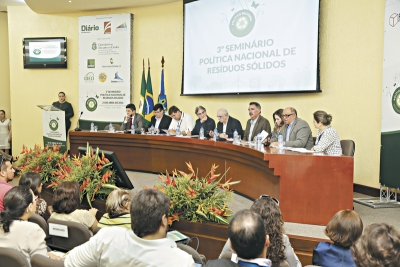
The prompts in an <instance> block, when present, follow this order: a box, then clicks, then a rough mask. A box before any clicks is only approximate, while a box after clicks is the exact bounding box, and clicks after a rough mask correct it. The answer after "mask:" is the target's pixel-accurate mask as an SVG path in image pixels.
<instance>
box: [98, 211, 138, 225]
mask: <svg viewBox="0 0 400 267" xmlns="http://www.w3.org/2000/svg"><path fill="white" fill-rule="evenodd" d="M97 226H98V227H100V228H103V227H110V226H119V227H123V228H126V229H131V214H130V213H129V212H123V213H121V214H118V215H114V216H110V215H108V213H106V214H104V215H103V217H101V219H100V221H99V223H98V224H97Z"/></svg>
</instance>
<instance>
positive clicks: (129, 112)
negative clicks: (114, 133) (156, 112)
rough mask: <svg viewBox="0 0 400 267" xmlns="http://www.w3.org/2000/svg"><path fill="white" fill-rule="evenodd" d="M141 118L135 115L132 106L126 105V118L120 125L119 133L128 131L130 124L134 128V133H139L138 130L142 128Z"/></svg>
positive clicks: (134, 108)
mask: <svg viewBox="0 0 400 267" xmlns="http://www.w3.org/2000/svg"><path fill="white" fill-rule="evenodd" d="M143 121H144V120H143V117H142V115H140V114H138V113H136V107H135V105H134V104H128V105H126V116H125V118H124V122H123V123H122V124H121V128H120V130H121V131H125V130H130V129H131V128H132V124H133V125H134V126H135V132H138V133H140V129H142V128H143Z"/></svg>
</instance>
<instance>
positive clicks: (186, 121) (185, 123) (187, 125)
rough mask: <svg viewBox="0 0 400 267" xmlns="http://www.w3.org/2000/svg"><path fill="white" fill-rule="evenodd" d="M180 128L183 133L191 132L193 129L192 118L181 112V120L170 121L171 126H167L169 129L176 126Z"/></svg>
mask: <svg viewBox="0 0 400 267" xmlns="http://www.w3.org/2000/svg"><path fill="white" fill-rule="evenodd" d="M178 125H179V127H180V130H181V132H183V131H187V130H188V129H189V131H191V130H193V128H194V120H193V118H192V116H190V115H189V114H187V113H184V112H182V116H181V119H180V120H179V121H177V120H175V119H172V121H171V124H170V125H169V129H173V130H175V129H176V126H178Z"/></svg>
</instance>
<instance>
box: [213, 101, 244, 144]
mask: <svg viewBox="0 0 400 267" xmlns="http://www.w3.org/2000/svg"><path fill="white" fill-rule="evenodd" d="M217 118H218V120H219V122H218V123H217V130H218V133H219V136H220V137H222V138H232V137H233V133H234V132H235V130H236V131H237V132H238V135H240V136H242V137H243V129H242V124H241V123H240V121H238V120H237V119H235V118H233V117H231V116H229V114H228V111H227V110H226V109H224V108H220V109H219V110H218V111H217ZM209 135H210V136H211V137H213V136H214V132H213V131H210V132H209Z"/></svg>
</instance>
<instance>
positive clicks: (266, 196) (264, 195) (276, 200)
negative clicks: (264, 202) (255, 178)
mask: <svg viewBox="0 0 400 267" xmlns="http://www.w3.org/2000/svg"><path fill="white" fill-rule="evenodd" d="M261 198H270V199H272V200H273V201H275V203H276V204H277V205H278V206H279V200H278V199H276V198H274V197H271V196H268V195H266V194H262V195H261V196H260V197H259V198H258V199H261Z"/></svg>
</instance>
